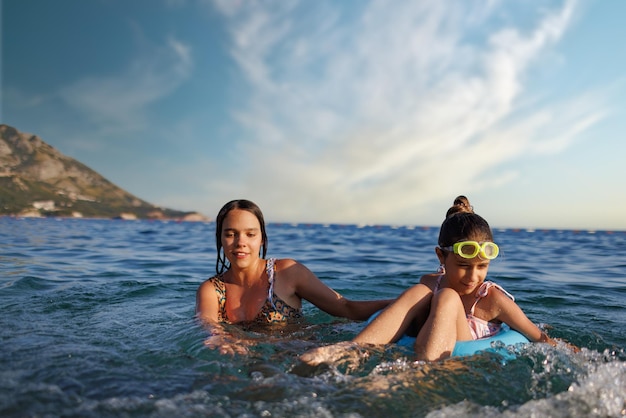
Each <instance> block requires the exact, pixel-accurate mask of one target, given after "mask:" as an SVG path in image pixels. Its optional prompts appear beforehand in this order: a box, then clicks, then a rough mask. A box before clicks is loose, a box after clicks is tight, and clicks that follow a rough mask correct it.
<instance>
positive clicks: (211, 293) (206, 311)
mask: <svg viewBox="0 0 626 418" xmlns="http://www.w3.org/2000/svg"><path fill="white" fill-rule="evenodd" d="M218 309H219V306H218V300H217V294H216V293H215V285H214V284H213V282H211V281H209V280H206V281H205V282H203V283H202V284H201V285H200V286H199V287H198V290H197V291H196V317H197V318H198V319H200V320H201V321H202V322H209V323H212V322H215V323H217V320H218V318H217V312H218Z"/></svg>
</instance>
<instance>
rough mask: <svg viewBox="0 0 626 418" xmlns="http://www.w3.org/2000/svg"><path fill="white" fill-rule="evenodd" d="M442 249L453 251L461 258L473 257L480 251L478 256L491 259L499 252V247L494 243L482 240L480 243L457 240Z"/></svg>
mask: <svg viewBox="0 0 626 418" xmlns="http://www.w3.org/2000/svg"><path fill="white" fill-rule="evenodd" d="M444 250H448V251H453V252H454V253H455V254H458V255H460V256H461V257H463V258H474V257H476V256H477V255H478V254H479V253H480V256H481V257H482V258H485V259H487V260H493V259H494V258H496V257H497V256H498V254H499V253H500V249H499V248H498V246H497V245H496V244H495V243H493V242H483V243H482V244H480V243H478V242H476V241H462V242H457V243H456V244H454V245H453V246H452V247H445V248H444Z"/></svg>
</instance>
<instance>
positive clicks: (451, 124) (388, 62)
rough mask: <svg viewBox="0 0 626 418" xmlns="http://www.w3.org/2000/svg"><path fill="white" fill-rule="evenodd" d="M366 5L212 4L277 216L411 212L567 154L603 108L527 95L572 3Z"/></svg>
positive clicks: (260, 176)
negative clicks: (541, 157) (515, 10)
mask: <svg viewBox="0 0 626 418" xmlns="http://www.w3.org/2000/svg"><path fill="white" fill-rule="evenodd" d="M359 4H361V5H362V6H361V9H360V10H358V11H356V12H355V11H354V10H353V11H351V12H350V13H351V14H349V13H348V12H347V11H346V10H342V9H340V8H339V7H341V3H331V2H316V3H315V5H316V6H315V7H311V5H310V4H308V3H306V2H303V3H297V2H283V1H278V2H257V3H252V4H250V3H246V4H245V5H244V4H241V5H239V6H237V4H236V3H232V2H226V3H224V2H216V5H217V7H218V9H219V10H221V11H222V12H223V13H224V16H225V19H227V21H228V24H229V28H230V31H231V35H232V43H231V54H232V57H233V59H234V60H235V61H236V62H237V64H238V65H239V68H240V69H241V72H242V74H243V76H244V78H245V80H246V81H247V83H248V85H247V87H248V89H249V90H248V91H246V93H245V94H242V97H246V98H247V99H246V100H245V101H242V102H241V103H238V106H239V107H238V110H233V117H234V118H236V120H238V121H239V123H240V125H241V126H242V128H243V130H244V133H243V134H242V137H241V138H240V147H241V150H242V151H243V157H242V162H245V164H247V166H248V168H249V172H250V175H249V177H248V178H247V181H246V184H247V185H248V187H249V190H248V192H249V195H255V194H257V195H260V194H262V195H263V196H264V198H265V199H266V200H271V201H280V200H282V199H284V197H285V196H289V203H288V204H285V205H282V207H280V206H279V207H277V208H274V209H273V212H274V213H275V215H276V216H277V217H282V218H285V219H290V218H291V219H307V218H309V219H314V218H318V217H319V216H317V215H316V213H317V212H322V213H325V214H327V218H329V219H331V220H335V221H349V220H351V219H355V218H358V219H366V220H368V221H371V222H376V221H383V220H384V221H389V219H394V217H401V218H402V217H404V218H407V217H408V216H407V215H408V214H410V213H411V212H415V211H416V210H419V208H420V206H422V205H424V204H427V203H429V202H432V201H436V200H439V199H442V198H443V199H445V201H448V200H450V199H451V197H453V196H452V195H453V194H454V193H455V192H457V191H458V190H466V191H471V190H478V189H481V188H489V187H496V186H501V185H502V182H506V181H509V180H510V179H513V178H515V176H516V173H515V172H512V171H503V173H502V175H500V176H497V178H496V177H493V176H491V178H493V179H494V180H492V181H491V182H490V181H484V180H481V179H482V178H483V176H482V174H483V173H484V172H486V171H489V170H494V169H498V168H502V167H503V166H504V165H505V163H507V162H510V161H512V160H515V159H517V158H520V157H522V156H529V155H532V154H533V153H537V152H558V151H560V150H562V149H564V148H566V147H567V146H568V144H569V143H570V141H572V140H573V139H574V138H575V137H576V135H577V134H578V133H579V132H580V131H582V130H584V129H586V128H588V127H589V126H591V125H592V124H593V123H595V122H596V121H597V120H599V118H601V117H602V110H601V109H600V110H597V109H592V108H591V105H590V104H589V103H588V102H585V101H582V100H581V101H580V102H579V106H578V107H576V108H574V107H572V106H568V105H559V104H550V105H549V104H547V103H544V104H543V106H539V107H537V108H534V109H532V110H530V111H529V110H528V109H521V107H522V106H520V102H522V101H523V100H522V99H524V100H528V97H526V96H527V95H528V94H529V92H528V91H527V88H526V86H525V82H526V79H525V76H526V74H527V71H528V69H529V68H532V66H533V65H534V64H538V63H539V58H540V57H541V56H542V54H543V53H545V52H546V51H547V50H549V49H550V48H551V47H553V46H554V45H555V44H557V43H558V41H559V40H560V39H561V37H562V36H563V34H564V33H565V32H566V30H567V29H568V26H569V25H570V22H571V19H572V14H573V12H574V6H575V3H574V2H572V1H566V2H565V3H563V4H562V6H561V7H557V8H555V9H553V10H548V11H542V12H541V13H537V14H535V15H533V16H529V17H528V18H527V19H526V20H525V21H523V22H521V21H518V20H511V21H507V20H506V19H504V18H502V15H503V14H504V13H503V10H501V9H499V8H500V7H506V3H496V2H489V1H486V2H480V1H478V2H465V3H463V2H462V3H459V2H446V1H440V2H426V1H424V2H397V3H393V7H390V5H389V2H382V1H371V2H369V3H359ZM511 22H516V24H517V25H518V26H514V25H513V23H511ZM522 25H523V26H522ZM557 107H558V114H559V117H558V118H556V119H555V118H554V117H551V116H548V115H551V114H553V113H554V112H556V111H557ZM581 114H585V117H584V118H583V119H580V116H581ZM563 127H567V129H561V128H563ZM548 132H549V133H550V134H551V135H552V136H551V137H550V138H547V136H546V135H547V133H548ZM538 147H541V148H538ZM459 169H461V170H462V172H463V175H459ZM259 190H262V192H259ZM276 212H278V213H276Z"/></svg>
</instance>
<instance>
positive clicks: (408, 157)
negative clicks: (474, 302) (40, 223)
mask: <svg viewBox="0 0 626 418" xmlns="http://www.w3.org/2000/svg"><path fill="white" fill-rule="evenodd" d="M623 16H626V2H625V1H622V0H596V1H568V0H563V1H521V0H520V1H515V0H511V1H504V0H502V1H497V0H484V1H479V0H468V1H458V0H454V1H452V0H438V1H418V0H416V1H404V0H393V1H356V0H345V1H324V0H316V1H302V2H299V1H290V0H277V1H269V0H268V1H235V0H217V1H203V0H161V1H159V0H90V1H85V0H55V1H49V0H3V1H2V40H1V41H2V74H1V76H2V89H1V94H2V107H1V108H0V111H1V118H0V119H1V122H2V123H6V124H9V125H11V126H14V127H16V128H17V129H19V130H21V131H24V132H29V133H34V134H36V135H38V136H40V137H41V138H42V139H43V140H44V141H46V142H48V143H49V144H51V145H52V146H54V147H55V148H57V149H58V150H59V151H61V152H62V153H64V154H66V155H68V156H71V157H73V158H76V159H78V160H79V161H81V162H83V163H84V164H86V165H88V166H89V167H91V168H93V169H94V170H96V171H98V172H99V173H100V174H102V175H103V176H105V177H106V178H108V179H109V180H111V181H112V182H114V183H115V184H117V185H118V186H120V187H122V188H124V189H126V190H128V191H129V192H131V193H133V194H135V195H137V196H139V197H141V198H143V199H145V200H148V201H149V202H151V203H154V204H157V205H161V206H164V207H170V208H174V209H181V210H190V211H191V210H194V211H199V212H202V213H204V214H206V215H208V216H210V217H214V216H215V214H216V213H217V211H218V210H219V208H220V207H221V206H222V205H223V204H224V203H225V202H227V201H228V200H231V199H235V198H248V199H251V200H254V201H255V202H257V203H258V204H259V205H260V206H261V208H262V209H263V211H264V213H265V216H266V218H267V219H268V220H270V221H277V222H323V223H332V222H337V223H359V224H392V225H439V224H440V223H441V221H442V220H443V215H444V214H445V211H446V210H447V208H448V207H449V206H450V204H451V202H452V200H453V199H454V197H455V196H457V195H459V194H465V195H467V196H468V197H469V198H470V200H471V201H472V202H473V204H474V206H475V208H476V211H477V212H478V213H479V214H481V215H483V216H484V217H485V218H486V219H487V220H488V221H489V222H490V224H491V225H492V226H494V227H521V228H573V229H593V230H596V229H609V230H615V229H626V216H625V215H624V212H625V210H624V208H626V192H625V187H624V179H625V178H626V168H625V167H624V163H625V162H626V141H624V132H625V131H626V129H625V124H626V106H625V104H626V103H625V102H626V99H625V98H626V94H625V93H626V88H625V87H626V86H625V83H626V54H624V53H623V51H622V50H621V49H622V47H621V44H622V43H623V40H624V39H626V26H625V25H623Z"/></svg>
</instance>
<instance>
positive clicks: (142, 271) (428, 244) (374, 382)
mask: <svg viewBox="0 0 626 418" xmlns="http://www.w3.org/2000/svg"><path fill="white" fill-rule="evenodd" d="M214 234H215V225H214V224H213V223H176V222H161V221H114V220H86V219H80V220H72V219H15V218H8V217H5V218H0V306H1V307H2V315H0V329H1V334H0V335H1V341H2V347H1V350H0V416H3V417H22V416H32V417H35V416H37V417H48V416H49V417H54V416H67V417H73V416H76V417H79V416H81V417H82V416H94V417H96V416H97V417H107V416H111V417H118V416H126V417H134V416H152V417H172V416H176V417H185V416H189V417H195V416H209V417H239V416H245V417H284V416H290V417H291V416H297V417H378V416H386V417H389V416H394V417H395V416H397V417H414V416H430V417H454V416H476V417H510V416H516V417H517V416H521V417H535V416H552V417H614V416H624V415H626V377H625V376H626V373H625V372H626V355H625V353H624V347H625V346H626V326H625V325H626V315H625V313H626V312H625V308H624V305H625V301H626V233H625V232H623V231H615V232H609V231H597V232H595V233H592V232H589V231H556V230H545V231H544V230H537V231H525V230H510V229H508V230H498V229H494V234H495V240H496V241H497V242H498V244H500V247H501V256H500V257H498V259H496V260H494V261H493V262H492V264H491V267H490V271H489V273H490V274H489V278H490V279H491V280H494V281H496V282H498V283H499V284H501V285H502V286H503V287H504V288H505V289H507V290H508V291H509V292H511V293H512V294H513V295H515V297H516V300H517V302H518V304H519V305H520V306H521V308H522V309H523V310H524V311H525V312H526V314H527V315H528V316H529V317H530V319H531V320H533V321H534V322H535V323H537V324H540V325H541V326H542V327H545V328H546V329H547V330H548V332H549V334H550V335H551V336H553V337H557V338H562V339H565V340H567V341H569V342H571V343H573V344H575V345H577V346H579V347H581V351H580V352H578V353H574V352H572V351H570V350H568V349H567V348H566V347H565V346H560V347H557V348H553V347H549V346H547V345H543V344H529V345H526V346H520V347H517V348H515V350H516V354H517V357H516V358H514V359H512V360H507V359H503V358H502V357H499V356H498V355H496V354H488V353H485V354H479V355H476V356H473V357H469V358H463V359H450V360H446V361H443V362H437V363H422V362H416V361H415V360H414V358H413V357H412V353H411V352H410V350H406V349H404V348H400V347H396V346H393V345H390V346H386V347H385V346H383V347H369V348H364V349H363V350H361V351H359V352H357V353H356V356H357V360H358V362H357V363H356V365H355V363H354V362H350V361H347V360H346V361H339V362H338V363H337V364H335V365H331V366H320V367H318V368H305V367H302V365H301V364H299V362H298V360H297V358H298V355H299V354H301V353H303V352H304V351H306V350H308V349H310V348H312V347H316V346H319V345H325V344H330V343H333V342H338V341H343V340H348V339H350V338H352V337H353V336H354V335H355V334H356V333H357V332H358V331H359V330H360V329H361V328H362V326H363V324H362V323H359V322H354V321H349V320H345V319H337V318H333V317H331V316H329V315H327V314H325V313H323V312H321V311H319V310H318V309H317V308H315V307H314V306H312V305H310V304H305V307H304V310H305V314H306V318H307V319H306V323H305V324H304V326H302V327H297V328H295V327H285V328H271V329H242V328H239V327H233V328H231V331H232V332H233V333H234V335H237V336H238V337H240V338H241V339H242V340H246V341H248V343H249V344H251V345H250V352H249V353H248V354H246V355H234V356H226V355H220V354H219V352H217V351H215V350H212V349H209V348H207V347H206V346H205V345H204V340H205V339H206V337H207V331H206V330H204V329H203V328H202V327H201V326H200V325H199V324H198V323H197V322H196V321H195V320H194V318H193V315H194V303H195V291H196V289H197V287H198V285H199V284H200V283H201V282H202V281H203V280H204V279H206V278H207V277H209V276H211V275H212V274H214V271H215V235H214ZM268 234H269V243H268V249H269V254H268V255H269V256H272V257H278V258H295V259H297V260H299V261H301V262H303V263H304V264H306V265H307V266H308V267H309V268H310V269H311V270H312V271H313V272H315V273H316V274H317V275H318V276H319V277H320V278H321V279H322V280H323V281H324V282H326V283H327V284H328V285H329V286H331V287H332V288H334V289H335V290H337V291H339V292H340V293H342V294H343V295H345V296H346V297H348V298H352V299H373V298H392V297H396V296H397V295H399V294H400V293H401V292H402V291H403V290H404V289H405V288H407V287H409V286H411V285H412V284H414V283H416V282H417V281H418V280H419V277H420V275H422V274H424V273H428V272H433V271H434V270H435V269H436V267H437V259H436V257H435V254H434V246H435V244H436V241H437V234H438V228H436V227H430V228H427V227H424V228H422V227H391V226H366V227H358V226H351V225H315V224H313V225H304V224H299V225H288V224H269V225H268Z"/></svg>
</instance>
